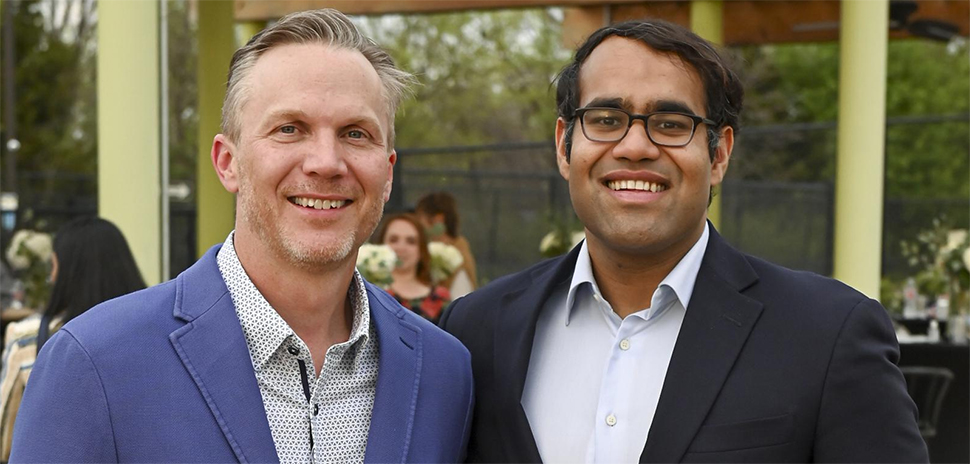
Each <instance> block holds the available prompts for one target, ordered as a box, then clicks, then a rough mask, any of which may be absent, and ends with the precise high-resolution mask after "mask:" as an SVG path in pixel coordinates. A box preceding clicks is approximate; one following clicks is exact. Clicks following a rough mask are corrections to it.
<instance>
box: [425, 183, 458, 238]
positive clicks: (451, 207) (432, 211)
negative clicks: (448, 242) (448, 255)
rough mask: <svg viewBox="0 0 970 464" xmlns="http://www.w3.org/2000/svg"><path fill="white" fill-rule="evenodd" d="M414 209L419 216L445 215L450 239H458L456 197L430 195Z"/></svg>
mask: <svg viewBox="0 0 970 464" xmlns="http://www.w3.org/2000/svg"><path fill="white" fill-rule="evenodd" d="M414 209H415V211H417V213H418V214H424V215H430V216H434V215H436V214H442V215H444V217H445V232H446V233H447V234H448V236H449V237H452V238H458V206H457V205H456V203H455V197H453V196H451V194H450V193H448V192H434V193H429V194H427V195H425V196H423V197H421V199H420V200H418V204H417V206H415V208H414Z"/></svg>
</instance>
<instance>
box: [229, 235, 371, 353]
mask: <svg viewBox="0 0 970 464" xmlns="http://www.w3.org/2000/svg"><path fill="white" fill-rule="evenodd" d="M239 232H240V231H239V230H238V229H237V232H236V234H235V237H234V241H233V242H234V246H235V249H236V255H237V256H238V257H239V262H240V263H241V264H242V266H243V269H245V271H246V274H247V275H248V276H249V279H250V280H251V281H252V282H253V284H254V285H255V286H256V288H257V289H258V290H259V292H260V293H261V294H262V295H263V297H264V298H266V301H267V302H269V304H270V305H271V306H272V307H273V309H274V310H276V312H277V313H279V315H280V317H282V318H283V320H284V321H286V323H287V324H288V325H289V326H290V328H292V329H293V331H294V332H296V335H297V336H299V337H300V339H302V340H303V341H304V343H306V344H307V346H308V347H309V348H310V354H311V356H313V359H314V364H315V365H316V367H317V371H318V372H319V369H320V367H322V366H323V359H324V355H325V354H326V350H327V349H328V348H329V347H330V346H331V345H334V344H336V343H341V342H344V341H347V339H348V338H349V337H350V330H351V327H352V325H353V312H352V311H351V307H350V302H349V300H348V298H347V292H348V289H349V288H350V280H351V279H352V278H353V275H354V263H355V260H356V250H355V252H354V253H352V254H351V256H348V257H347V258H346V259H344V260H342V261H340V262H337V263H332V264H329V265H327V266H322V267H320V268H317V269H308V268H305V267H301V266H297V265H294V264H293V263H291V262H290V261H288V260H287V259H286V258H283V257H280V256H277V255H276V254H274V253H272V252H270V251H269V247H266V246H264V245H263V244H262V243H261V242H259V241H256V240H251V239H254V238H256V237H253V236H248V235H246V234H244V233H243V234H240V233H239Z"/></svg>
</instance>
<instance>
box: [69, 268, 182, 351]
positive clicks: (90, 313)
mask: <svg viewBox="0 0 970 464" xmlns="http://www.w3.org/2000/svg"><path fill="white" fill-rule="evenodd" d="M175 287H176V284H175V281H169V282H165V283H162V284H159V285H156V286H153V287H150V288H146V289H144V290H139V291H137V292H134V293H130V294H127V295H123V296H120V297H117V298H114V299H111V300H108V301H105V302H103V303H101V304H99V305H97V306H95V307H93V308H91V309H89V310H87V311H85V312H84V313H83V314H81V315H79V316H78V317H76V318H74V319H72V320H71V321H69V322H68V323H67V324H65V325H64V327H63V328H61V330H63V331H66V332H67V333H70V334H71V336H72V337H73V338H75V339H76V340H77V342H78V343H79V344H80V345H82V346H84V347H86V348H87V349H91V350H93V351H97V349H98V347H103V348H105V349H109V350H110V349H113V348H112V347H117V346H124V345H119V344H129V343H134V344H135V346H137V345H144V343H145V342H146V341H148V340H149V339H150V337H151V336H152V335H153V334H161V335H164V337H165V339H166V340H167V337H168V334H169V333H170V332H171V331H172V330H174V326H173V325H172V324H173V323H174V322H175V317H174V315H173V311H174V307H175V298H176V291H175Z"/></svg>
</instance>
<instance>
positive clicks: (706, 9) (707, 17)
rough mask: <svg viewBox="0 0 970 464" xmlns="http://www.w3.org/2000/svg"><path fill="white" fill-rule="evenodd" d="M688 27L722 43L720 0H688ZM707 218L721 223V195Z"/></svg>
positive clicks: (716, 224) (719, 43) (709, 208)
mask: <svg viewBox="0 0 970 464" xmlns="http://www.w3.org/2000/svg"><path fill="white" fill-rule="evenodd" d="M690 28H691V30H692V31H694V33H695V34H697V35H699V36H701V37H703V38H704V39H706V40H708V41H710V42H711V43H713V44H716V45H723V44H724V5H723V2H722V1H721V0H693V1H692V2H690ZM707 218H708V219H710V220H711V223H713V224H714V227H720V225H721V196H720V195H715V196H714V199H713V200H711V206H709V207H708V208H707Z"/></svg>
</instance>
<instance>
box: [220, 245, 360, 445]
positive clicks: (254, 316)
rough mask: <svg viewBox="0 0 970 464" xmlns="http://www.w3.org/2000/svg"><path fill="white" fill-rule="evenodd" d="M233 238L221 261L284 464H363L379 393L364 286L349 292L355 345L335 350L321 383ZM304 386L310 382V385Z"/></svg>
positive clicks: (300, 342) (326, 361)
mask: <svg viewBox="0 0 970 464" xmlns="http://www.w3.org/2000/svg"><path fill="white" fill-rule="evenodd" d="M233 235H234V234H233V233H230V234H229V238H227V239H226V242H225V244H224V245H223V246H222V249H220V250H219V254H218V257H217V262H218V265H219V272H220V273H222V278H223V279H224V280H225V282H226V286H227V287H228V288H229V294H230V295H231V297H232V302H233V304H234V305H235V307H236V315H237V316H238V317H239V322H240V324H241V325H242V329H243V333H244V334H245V336H246V344H247V345H248V347H249V354H250V357H251V358H252V361H253V368H254V369H255V371H256V380H257V381H258V382H259V392H260V393H261V394H262V397H263V406H264V407H265V409H266V418H267V419H268V420H269V428H270V432H271V433H272V435H273V442H274V443H275V444H276V453H277V455H278V456H279V458H280V461H281V462H283V463H307V462H316V463H323V462H327V463H331V462H339V463H361V462H363V461H364V454H365V451H366V448H367V434H368V432H369V431H370V420H371V412H372V410H373V408H374V396H375V392H376V387H377V371H378V346H377V336H376V333H375V331H374V327H373V324H371V321H370V311H369V307H370V306H369V304H368V302H367V292H366V290H365V288H364V281H363V279H362V278H361V277H360V275H359V274H358V273H357V272H356V271H355V272H354V278H353V279H352V280H351V283H350V287H349V288H348V290H347V297H348V298H350V302H351V307H352V309H353V314H354V323H353V327H352V329H351V334H350V338H349V340H347V341H346V342H343V343H339V344H336V345H333V346H331V347H330V348H329V349H328V350H327V354H326V356H325V359H324V360H323V368H322V369H321V370H320V376H319V377H317V378H314V376H315V372H316V371H315V369H314V367H313V366H314V364H313V363H314V362H320V361H319V360H316V361H315V360H313V359H311V356H310V350H309V348H308V347H307V345H306V344H305V343H304V342H303V340H301V339H300V337H298V336H297V335H296V333H295V332H293V329H291V328H290V326H289V325H288V324H287V323H286V321H284V320H283V318H282V317H280V315H279V313H277V312H276V310H274V309H273V307H272V306H270V304H269V303H268V302H267V301H266V299H265V298H264V297H263V295H262V294H261V293H260V292H259V290H258V289H257V288H256V286H255V285H254V284H253V282H252V281H251V280H250V279H249V276H248V275H247V274H246V271H245V270H244V269H243V267H242V263H240V262H239V257H238V256H237V255H236V251H235V248H234V247H233ZM304 379H306V383H304Z"/></svg>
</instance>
